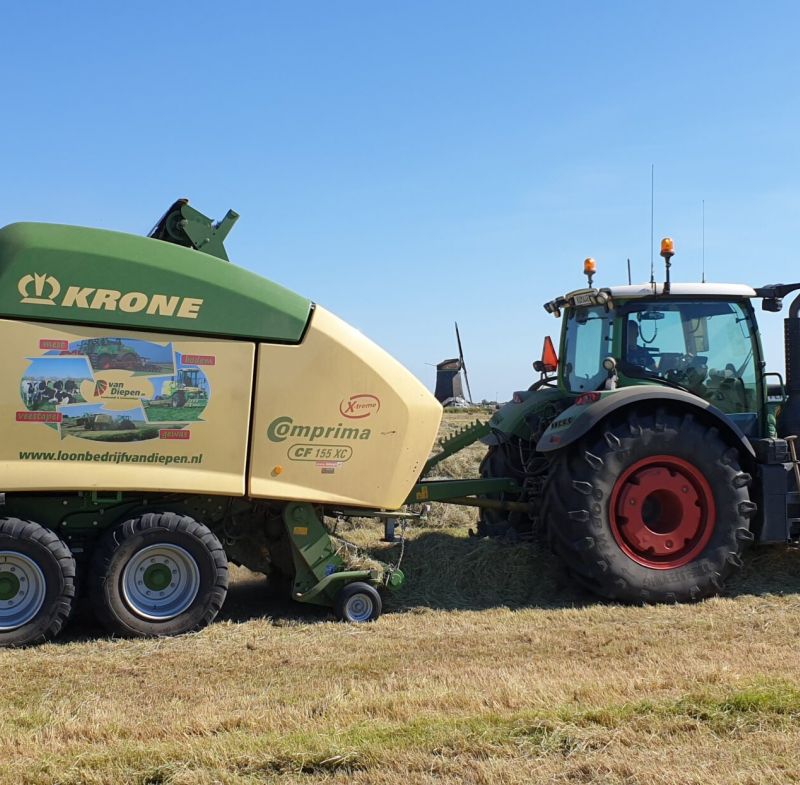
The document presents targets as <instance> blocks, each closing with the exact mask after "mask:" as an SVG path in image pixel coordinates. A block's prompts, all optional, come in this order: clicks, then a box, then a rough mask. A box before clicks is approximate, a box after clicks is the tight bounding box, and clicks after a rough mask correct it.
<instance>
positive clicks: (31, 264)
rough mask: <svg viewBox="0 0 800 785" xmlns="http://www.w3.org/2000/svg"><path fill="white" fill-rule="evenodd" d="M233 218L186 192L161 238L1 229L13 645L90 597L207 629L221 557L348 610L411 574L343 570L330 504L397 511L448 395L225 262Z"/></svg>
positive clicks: (1, 635) (370, 609)
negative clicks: (193, 202) (199, 206)
mask: <svg viewBox="0 0 800 785" xmlns="http://www.w3.org/2000/svg"><path fill="white" fill-rule="evenodd" d="M236 218H237V216H236V214H235V213H233V212H232V211H230V212H229V213H228V215H226V217H225V218H224V219H223V220H222V221H220V222H219V223H213V222H212V221H210V220H209V219H208V218H206V217H205V216H203V215H201V214H200V213H199V212H197V211H196V210H194V209H193V208H192V207H190V206H189V205H188V203H187V202H186V200H179V201H178V202H176V203H175V204H174V205H173V206H172V207H171V208H170V209H169V210H168V211H167V213H166V214H165V215H164V217H163V218H162V219H161V220H160V221H159V222H158V224H157V225H156V227H155V228H154V229H153V231H152V232H151V233H150V236H149V237H135V236H132V235H127V234H120V233H116V232H108V231H102V230H98V229H84V228H78V227H71V226H57V225H48V224H35V223H18V224H12V225H10V226H7V227H5V228H4V229H0V357H1V358H2V366H3V376H2V380H0V423H1V424H0V434H1V435H2V438H1V439H0V472H1V473H0V490H2V492H3V493H2V494H0V645H6V646H8V645H24V644H29V643H33V642H37V641H41V640H44V639H46V638H49V637H52V636H53V635H55V634H56V633H58V632H59V631H60V629H61V628H62V627H63V625H64V624H65V622H66V621H67V620H68V618H69V617H70V614H71V613H72V610H73V609H74V607H75V604H76V600H77V598H78V596H86V597H88V599H89V601H90V605H91V607H92V608H93V609H94V612H95V614H96V616H97V617H98V618H99V619H100V620H101V621H102V622H103V623H104V624H105V625H106V626H107V627H108V629H109V630H111V631H112V632H113V633H115V634H119V635H127V636H136V635H140V636H141V635H168V634H176V633H181V632H186V631H189V630H194V629H197V628H199V627H201V626H202V625H204V624H206V623H208V622H209V621H210V620H211V619H213V618H214V616H215V615H216V613H217V611H218V610H219V608H220V606H221V605H222V602H223V600H224V598H225V595H226V591H227V585H228V562H229V561H231V562H234V563H236V564H241V565H245V566H247V567H249V568H251V569H253V570H255V571H258V572H263V573H266V574H272V576H273V577H278V578H280V579H281V580H279V582H278V584H277V585H282V584H285V583H288V584H289V585H290V587H291V596H292V598H293V599H295V600H298V601H301V602H309V603H315V604H318V605H323V606H332V607H333V608H334V609H335V612H336V614H337V615H338V616H339V617H340V618H342V619H346V620H350V621H368V620H371V619H374V618H376V617H377V616H378V615H379V614H380V612H381V607H382V605H381V596H380V594H379V592H378V588H385V587H387V586H388V587H389V588H391V587H396V586H398V585H400V583H401V582H402V580H403V574H402V572H401V571H400V569H399V565H395V566H394V567H391V566H389V565H381V564H380V563H375V562H370V563H368V567H369V568H368V569H349V568H348V567H349V566H352V563H353V562H354V561H355V560H352V559H351V560H349V561H348V560H347V558H346V557H347V554H346V553H343V549H342V547H341V544H337V543H336V542H335V541H333V540H332V539H331V538H330V536H329V534H328V531H327V529H326V527H325V515H327V514H330V515H334V516H337V515H347V514H355V513H358V514H360V515H369V514H370V511H375V514H377V515H380V511H381V510H397V509H398V508H400V507H402V506H403V505H404V503H405V501H406V498H407V496H408V494H409V492H410V491H411V489H412V487H413V486H414V484H415V482H416V481H417V479H418V477H419V475H420V472H421V470H422V467H423V465H424V463H425V460H426V458H427V457H428V455H429V454H430V450H431V447H432V445H433V442H434V439H435V437H436V434H437V430H438V427H439V422H440V419H441V413H442V409H441V406H440V405H439V403H438V402H437V401H436V399H435V398H434V397H433V395H431V394H430V393H429V392H428V391H427V390H426V389H425V388H424V387H423V385H422V384H421V383H420V382H419V381H418V380H417V379H416V378H415V377H414V376H412V375H411V374H410V373H409V372H408V371H407V370H406V369H405V368H403V367H402V366H401V365H400V364H399V363H398V362H396V361H395V360H394V359H392V358H391V357H390V356H389V355H387V354H386V353H385V352H384V351H383V350H381V349H379V348H378V347H377V346H376V345H375V344H373V343H371V342H370V341H369V340H367V339H366V338H365V337H364V336H363V335H362V334H361V333H359V332H358V331H357V330H355V329H353V328H352V327H349V326H348V325H347V324H345V323H344V322H342V321H341V320H339V319H338V318H336V317H335V316H334V315H333V314H331V313H330V312H328V311H327V310H325V309H324V308H323V307H321V306H319V305H315V304H314V303H312V302H310V301H309V300H307V299H305V298H304V297H300V296H299V295H296V294H293V293H292V292H289V291H287V290H286V289H283V288H281V287H280V286H278V285H276V284H274V283H272V282H270V281H267V280H265V279H264V278H261V277H259V276H257V275H255V274H253V273H250V272H247V271H245V270H243V269H241V268H238V267H235V266H234V265H232V264H230V263H229V262H228V261H227V254H226V252H225V248H224V244H223V241H224V239H225V237H226V235H227V234H228V232H229V230H230V228H231V226H232V225H233V223H234V221H235V219H236ZM201 251H202V252H201ZM42 384H44V385H45V386H46V388H47V389H48V390H51V391H52V392H53V394H52V395H47V396H46V397H44V398H42V396H38V397H37V396H35V395H33V394H32V393H33V392H35V391H36V390H38V389H39V387H40V386H41V385H42ZM65 389H69V390H70V391H71V393H72V394H70V395H69V396H63V397H59V396H58V395H57V394H56V393H57V392H58V391H59V390H65ZM165 403H168V404H171V405H165ZM397 514H398V515H401V514H402V513H397Z"/></svg>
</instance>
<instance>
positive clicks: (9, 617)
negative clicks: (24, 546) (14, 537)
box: [0, 550, 47, 631]
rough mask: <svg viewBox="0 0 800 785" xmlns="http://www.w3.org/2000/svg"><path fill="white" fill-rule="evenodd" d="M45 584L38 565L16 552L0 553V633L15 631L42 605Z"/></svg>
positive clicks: (37, 611)
mask: <svg viewBox="0 0 800 785" xmlns="http://www.w3.org/2000/svg"><path fill="white" fill-rule="evenodd" d="M46 596H47V581H46V580H45V577H44V573H43V572H42V570H41V568H40V567H39V565H38V564H37V563H36V562H35V561H34V560H33V559H32V558H31V557H30V556H28V555H26V554H24V553H20V552H19V551H11V550H6V551H0V631H7V630H16V629H17V628H19V627H22V626H23V625H24V624H27V623H28V622H29V621H31V619H33V618H34V617H35V616H36V614H37V613H39V611H40V610H41V608H42V605H44V601H45V597H46Z"/></svg>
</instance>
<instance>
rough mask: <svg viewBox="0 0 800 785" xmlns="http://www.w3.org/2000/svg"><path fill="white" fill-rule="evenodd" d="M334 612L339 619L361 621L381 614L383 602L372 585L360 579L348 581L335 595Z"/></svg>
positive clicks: (375, 617)
mask: <svg viewBox="0 0 800 785" xmlns="http://www.w3.org/2000/svg"><path fill="white" fill-rule="evenodd" d="M333 610H334V613H335V614H336V618H337V619H339V621H349V622H356V623H363V622H367V621H375V619H377V618H378V616H380V615H381V611H382V610H383V603H382V602H381V595H380V594H378V590H377V589H376V588H375V587H374V586H370V585H369V584H368V583H362V582H361V581H355V582H353V583H348V584H347V585H346V586H345V587H344V588H342V589H341V591H340V592H339V593H338V594H337V595H336V603H335V604H334V609H333Z"/></svg>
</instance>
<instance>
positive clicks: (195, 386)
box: [142, 366, 209, 422]
mask: <svg viewBox="0 0 800 785" xmlns="http://www.w3.org/2000/svg"><path fill="white" fill-rule="evenodd" d="M153 385H154V387H155V389H156V395H155V397H154V398H152V399H151V400H144V401H143V402H142V403H143V404H144V408H145V412H146V414H147V419H148V420H150V421H151V422H171V421H173V420H175V419H176V417H177V418H180V419H182V420H199V419H200V415H201V414H202V413H203V411H204V410H205V408H206V406H207V405H208V399H209V385H208V378H207V377H206V375H205V374H204V373H203V372H202V371H201V370H200V369H199V368H195V367H192V366H187V367H183V366H179V368H178V371H177V373H176V374H175V375H174V376H171V377H169V378H167V379H164V380H163V381H162V382H161V384H160V387H159V383H158V380H155V379H154V380H153Z"/></svg>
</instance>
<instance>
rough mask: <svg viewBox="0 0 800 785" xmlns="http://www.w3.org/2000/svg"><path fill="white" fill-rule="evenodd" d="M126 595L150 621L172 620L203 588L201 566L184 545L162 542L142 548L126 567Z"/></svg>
mask: <svg viewBox="0 0 800 785" xmlns="http://www.w3.org/2000/svg"><path fill="white" fill-rule="evenodd" d="M121 588H122V597H123V599H124V600H125V603H126V605H127V606H128V608H130V610H131V611H132V612H133V613H134V614H136V615H137V616H139V617H140V618H142V619H146V620H148V621H168V620H169V619H174V618H175V617H176V616H179V615H180V614H181V613H183V612H184V611H186V610H187V609H188V608H189V606H190V605H191V604H192V603H193V602H194V600H195V597H197V592H198V591H199V590H200V567H199V565H198V564H197V561H196V560H195V558H194V556H192V554H190V553H189V551H187V550H186V549H185V548H181V546H180V545H175V544H174V543H170V542H160V543H157V544H156V545H150V546H148V547H146V548H141V549H140V550H138V551H136V553H134V554H133V556H131V558H130V559H129V560H128V563H127V564H126V565H125V568H124V570H123V571H122V587H121Z"/></svg>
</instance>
